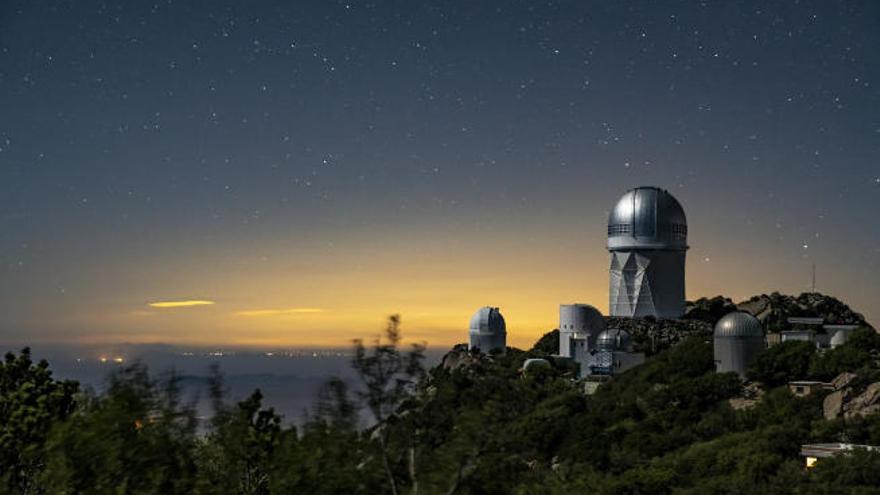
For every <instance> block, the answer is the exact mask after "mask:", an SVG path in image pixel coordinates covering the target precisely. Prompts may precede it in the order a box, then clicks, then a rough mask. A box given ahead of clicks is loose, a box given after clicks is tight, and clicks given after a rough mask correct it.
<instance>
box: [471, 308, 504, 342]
mask: <svg viewBox="0 0 880 495" xmlns="http://www.w3.org/2000/svg"><path fill="white" fill-rule="evenodd" d="M469 332H470V333H471V334H484V335H498V334H506V333H507V326H506V325H505V323H504V317H503V316H501V311H499V310H498V308H493V307H491V306H484V307H482V308H480V309H478V310H477V312H476V313H474V316H472V317H471V325H470V329H469Z"/></svg>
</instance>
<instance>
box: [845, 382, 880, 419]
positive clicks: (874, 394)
mask: <svg viewBox="0 0 880 495" xmlns="http://www.w3.org/2000/svg"><path fill="white" fill-rule="evenodd" d="M878 403H880V382H875V383H872V384H870V385H868V387H867V388H865V391H864V392H862V393H861V395H859V396H857V397H855V398H853V399H852V400H851V401H849V402H847V403H846V404H845V405H844V406H843V411H844V416H845V417H851V416H864V415H866V414H871V413H872V412H874V411H876V410H877V409H880V404H878ZM875 405H877V406H878V407H873V406H875Z"/></svg>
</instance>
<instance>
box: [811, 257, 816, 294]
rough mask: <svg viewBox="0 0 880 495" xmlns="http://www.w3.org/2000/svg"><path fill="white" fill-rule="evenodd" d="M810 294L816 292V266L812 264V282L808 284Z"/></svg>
mask: <svg viewBox="0 0 880 495" xmlns="http://www.w3.org/2000/svg"><path fill="white" fill-rule="evenodd" d="M810 292H816V264H815V263H813V282H812V284H810Z"/></svg>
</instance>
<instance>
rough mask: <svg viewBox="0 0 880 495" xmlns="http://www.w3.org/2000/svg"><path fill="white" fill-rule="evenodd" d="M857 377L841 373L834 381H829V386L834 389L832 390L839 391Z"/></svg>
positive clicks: (852, 374)
mask: <svg viewBox="0 0 880 495" xmlns="http://www.w3.org/2000/svg"><path fill="white" fill-rule="evenodd" d="M857 376H858V375H856V374H855V373H848V372H843V373H841V374H839V375H837V377H836V378H835V379H834V380H831V385H832V386H833V387H834V390H840V389H842V388H843V387H846V386H847V385H849V383H850V382H851V381H853V379H854V378H856V377H857Z"/></svg>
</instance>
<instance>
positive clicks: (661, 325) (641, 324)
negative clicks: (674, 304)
mask: <svg viewBox="0 0 880 495" xmlns="http://www.w3.org/2000/svg"><path fill="white" fill-rule="evenodd" d="M605 321H606V322H607V323H608V328H620V329H621V330H626V331H627V332H628V333H629V334H630V336H632V342H633V347H634V348H635V349H634V350H635V351H636V352H644V353H646V354H649V355H650V354H655V353H657V352H660V351H662V350H663V349H667V348H669V347H670V346H672V345H673V344H675V343H677V342H679V341H681V340H683V339H685V338H687V337H689V336H691V335H700V336H704V337H706V338H709V337H710V336H711V335H712V325H711V324H709V323H707V322H705V321H701V320H656V319H654V318H650V317H649V318H619V317H614V316H608V317H606V318H605Z"/></svg>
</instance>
